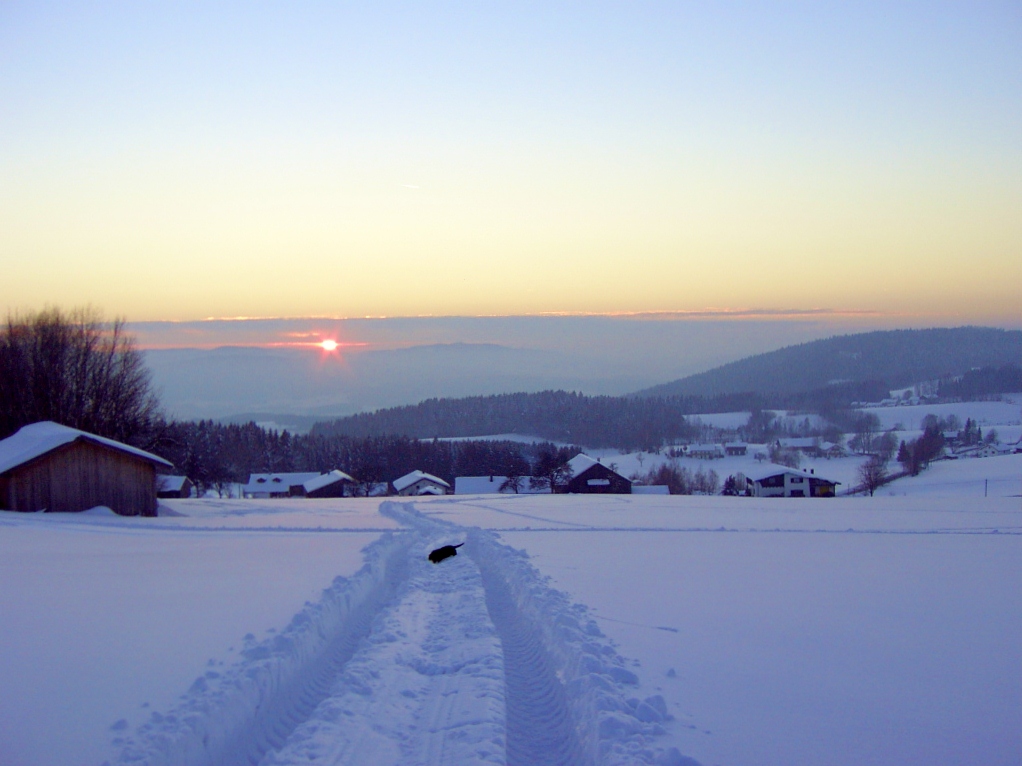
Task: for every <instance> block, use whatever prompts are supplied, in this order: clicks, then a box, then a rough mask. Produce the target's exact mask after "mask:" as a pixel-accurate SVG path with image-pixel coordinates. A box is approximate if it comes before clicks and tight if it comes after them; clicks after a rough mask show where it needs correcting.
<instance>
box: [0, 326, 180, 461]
mask: <svg viewBox="0 0 1022 766" xmlns="http://www.w3.org/2000/svg"><path fill="white" fill-rule="evenodd" d="M159 418H160V412H159V402H158V401H157V399H156V396H155V394H154V393H153V392H152V389H151V385H150V375H149V371H148V370H147V369H146V368H145V366H144V364H143V360H142V356H141V354H139V353H138V351H137V350H136V349H135V342H134V339H133V338H132V337H131V336H130V335H128V334H126V333H125V331H124V323H123V322H122V321H120V320H116V321H114V322H109V323H108V322H105V321H104V320H103V318H102V317H101V316H100V315H99V313H98V312H96V311H94V310H91V309H87V308H86V309H75V310H74V311H71V312H66V313H65V312H63V311H61V310H60V309H47V310H46V311H41V312H38V313H36V314H27V315H24V316H9V317H8V318H7V322H6V323H5V324H3V325H2V326H0V439H2V438H6V437H7V436H10V435H11V434H12V433H14V432H15V431H17V430H18V429H19V428H21V427H22V426H24V425H28V424H29V423H36V422H38V421H40V420H52V421H55V422H57V423H60V424H62V425H65V426H70V427H72V428H79V429H81V430H83V431H89V432H91V433H96V434H100V435H102V436H108V437H110V438H112V439H117V440H119V441H123V442H127V443H129V444H134V445H136V446H140V447H145V446H147V445H148V440H149V438H150V436H151V434H152V433H153V431H154V428H155V427H156V424H157V422H158V421H159Z"/></svg>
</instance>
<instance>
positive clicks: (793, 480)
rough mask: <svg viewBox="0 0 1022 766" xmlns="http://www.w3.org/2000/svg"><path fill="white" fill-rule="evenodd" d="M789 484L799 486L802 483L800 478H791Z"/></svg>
mask: <svg viewBox="0 0 1022 766" xmlns="http://www.w3.org/2000/svg"><path fill="white" fill-rule="evenodd" d="M791 483H792V484H801V483H802V477H801V476H792V477H791Z"/></svg>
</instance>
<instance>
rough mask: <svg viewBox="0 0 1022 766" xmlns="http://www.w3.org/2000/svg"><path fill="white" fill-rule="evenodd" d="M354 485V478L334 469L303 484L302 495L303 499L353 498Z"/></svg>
mask: <svg viewBox="0 0 1022 766" xmlns="http://www.w3.org/2000/svg"><path fill="white" fill-rule="evenodd" d="M354 485H355V480H354V479H353V478H351V477H350V476H348V474H346V473H345V472H344V471H338V470H337V469H334V470H333V471H329V472H327V473H325V474H323V475H322V476H317V477H316V478H315V479H309V480H308V481H307V482H305V483H303V484H302V485H301V493H300V494H301V495H302V496H303V497H351V496H352V495H353V494H354V493H353V491H352V488H353V487H354ZM295 494H299V493H297V492H296V493H295Z"/></svg>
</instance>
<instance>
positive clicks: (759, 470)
mask: <svg viewBox="0 0 1022 766" xmlns="http://www.w3.org/2000/svg"><path fill="white" fill-rule="evenodd" d="M782 473H790V474H792V475H793V476H804V477H806V478H807V479H818V480H820V481H826V482H830V483H831V484H840V483H841V482H839V481H834V480H833V479H828V478H826V477H825V476H820V475H819V474H817V473H810V472H809V471H807V470H805V469H804V468H789V467H788V466H786V465H777V464H776V463H767V464H766V465H762V466H756V468H754V469H753V470H750V471H746V472H745V477H746V478H747V479H750V480H752V481H763V479H766V478H769V477H771V476H777V475H778V474H782Z"/></svg>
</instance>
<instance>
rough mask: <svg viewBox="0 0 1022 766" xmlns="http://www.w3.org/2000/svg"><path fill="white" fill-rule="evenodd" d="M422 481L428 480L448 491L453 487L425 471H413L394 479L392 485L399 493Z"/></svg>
mask: <svg viewBox="0 0 1022 766" xmlns="http://www.w3.org/2000/svg"><path fill="white" fill-rule="evenodd" d="M422 479H427V480H429V481H433V482H436V483H437V484H439V485H441V486H443V487H447V488H448V489H449V488H450V486H451V485H450V484H448V483H447V482H446V481H444V480H443V479H441V478H440V477H439V476H434V475H433V474H431V473H426V472H425V471H412V472H411V473H406V474H405V475H404V476H402V477H400V478H398V479H394V481H392V482H391V484H393V485H394V489H395V490H396V491H397V492H400V491H401V490H402V489H404V488H405V487H410V486H412V485H413V484H414V483H415V482H417V481H421V480H422Z"/></svg>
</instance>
